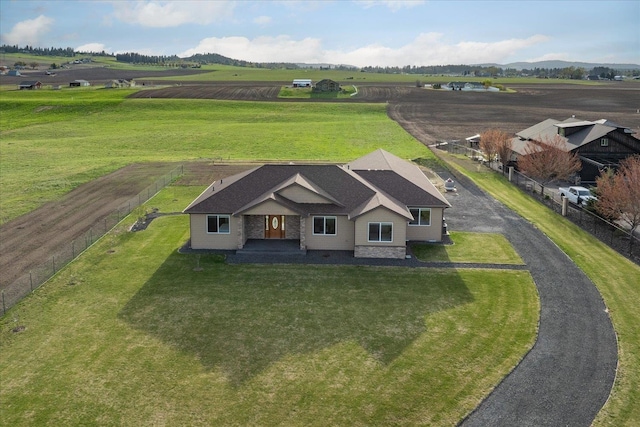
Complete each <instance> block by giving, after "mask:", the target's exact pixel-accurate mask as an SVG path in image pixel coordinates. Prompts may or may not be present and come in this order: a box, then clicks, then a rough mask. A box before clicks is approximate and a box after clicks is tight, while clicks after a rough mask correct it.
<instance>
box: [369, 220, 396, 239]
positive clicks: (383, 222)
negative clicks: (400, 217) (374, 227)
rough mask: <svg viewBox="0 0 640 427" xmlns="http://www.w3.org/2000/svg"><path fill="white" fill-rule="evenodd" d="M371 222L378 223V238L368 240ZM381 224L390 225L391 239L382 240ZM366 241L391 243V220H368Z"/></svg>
mask: <svg viewBox="0 0 640 427" xmlns="http://www.w3.org/2000/svg"><path fill="white" fill-rule="evenodd" d="M371 224H378V225H379V229H378V240H370V238H369V236H370V233H369V230H370V227H371ZM383 225H390V226H391V240H382V226H383ZM367 242H371V243H374V242H375V243H392V242H393V222H388V221H372V222H368V223H367Z"/></svg>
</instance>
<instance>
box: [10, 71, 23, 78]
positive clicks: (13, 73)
mask: <svg viewBox="0 0 640 427" xmlns="http://www.w3.org/2000/svg"><path fill="white" fill-rule="evenodd" d="M7 75H8V76H12V77H18V76H21V75H22V73H20V70H9V72H8V73H7Z"/></svg>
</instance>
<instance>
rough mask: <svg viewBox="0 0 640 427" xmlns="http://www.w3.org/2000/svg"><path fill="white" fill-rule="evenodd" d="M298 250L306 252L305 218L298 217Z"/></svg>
mask: <svg viewBox="0 0 640 427" xmlns="http://www.w3.org/2000/svg"><path fill="white" fill-rule="evenodd" d="M300 250H303V251H306V250H307V218H306V217H304V216H300Z"/></svg>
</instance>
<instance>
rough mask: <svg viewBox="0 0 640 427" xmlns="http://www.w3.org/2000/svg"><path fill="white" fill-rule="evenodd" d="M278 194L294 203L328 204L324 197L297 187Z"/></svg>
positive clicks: (291, 187)
mask: <svg viewBox="0 0 640 427" xmlns="http://www.w3.org/2000/svg"><path fill="white" fill-rule="evenodd" d="M278 193H279V194H280V195H281V196H283V197H286V198H287V199H289V200H292V201H294V202H296V203H329V202H328V201H327V199H325V198H324V197H322V196H320V195H318V194H316V193H313V192H311V191H309V190H307V189H306V188H302V187H301V186H299V185H292V186H290V187H287V188H285V189H284V190H281V191H279V192H278Z"/></svg>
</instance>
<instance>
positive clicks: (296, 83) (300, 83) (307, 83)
mask: <svg viewBox="0 0 640 427" xmlns="http://www.w3.org/2000/svg"><path fill="white" fill-rule="evenodd" d="M312 84H313V83H312V82H311V79H293V83H292V85H291V86H293V87H311V86H312Z"/></svg>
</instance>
